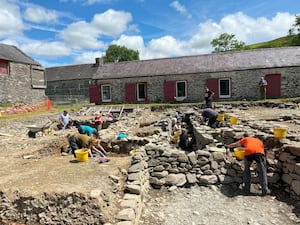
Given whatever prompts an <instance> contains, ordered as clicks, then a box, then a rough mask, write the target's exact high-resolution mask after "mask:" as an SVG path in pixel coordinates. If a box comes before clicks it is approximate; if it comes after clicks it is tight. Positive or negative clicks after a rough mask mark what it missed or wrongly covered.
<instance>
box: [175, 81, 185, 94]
mask: <svg viewBox="0 0 300 225" xmlns="http://www.w3.org/2000/svg"><path fill="white" fill-rule="evenodd" d="M178 83H184V89H185V90H184V93H185V95H184V96H178V88H177V87H178ZM186 97H187V82H186V80H181V81H176V98H186Z"/></svg>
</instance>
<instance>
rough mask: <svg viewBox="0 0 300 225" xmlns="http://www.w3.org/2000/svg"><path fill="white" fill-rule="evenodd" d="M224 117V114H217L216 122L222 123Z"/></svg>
mask: <svg viewBox="0 0 300 225" xmlns="http://www.w3.org/2000/svg"><path fill="white" fill-rule="evenodd" d="M224 117H225V116H224V114H219V115H218V117H217V120H218V121H224Z"/></svg>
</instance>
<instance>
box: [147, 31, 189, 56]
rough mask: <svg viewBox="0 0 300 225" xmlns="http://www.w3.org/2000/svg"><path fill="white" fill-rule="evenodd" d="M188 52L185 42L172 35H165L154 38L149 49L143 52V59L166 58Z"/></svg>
mask: <svg viewBox="0 0 300 225" xmlns="http://www.w3.org/2000/svg"><path fill="white" fill-rule="evenodd" d="M185 53H186V50H185V43H184V42H181V41H178V40H176V39H175V38H174V37H172V36H164V37H161V38H158V39H152V40H151V41H150V42H149V45H148V46H147V49H146V51H145V52H143V54H142V57H141V58H142V59H151V58H164V57H170V56H176V55H184V54H185Z"/></svg>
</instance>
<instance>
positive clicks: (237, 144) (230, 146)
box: [226, 141, 242, 148]
mask: <svg viewBox="0 0 300 225" xmlns="http://www.w3.org/2000/svg"><path fill="white" fill-rule="evenodd" d="M241 146H242V145H241V144H240V142H239V141H237V142H234V143H231V144H229V145H227V146H226V147H227V148H235V147H241Z"/></svg>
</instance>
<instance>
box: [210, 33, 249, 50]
mask: <svg viewBox="0 0 300 225" xmlns="http://www.w3.org/2000/svg"><path fill="white" fill-rule="evenodd" d="M210 44H211V45H212V47H213V48H214V50H213V52H226V51H233V50H241V49H243V48H244V47H245V43H244V42H242V41H238V40H237V39H236V37H235V34H227V33H223V34H221V35H220V36H219V37H218V38H215V39H213V40H212V41H211V42H210Z"/></svg>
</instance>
